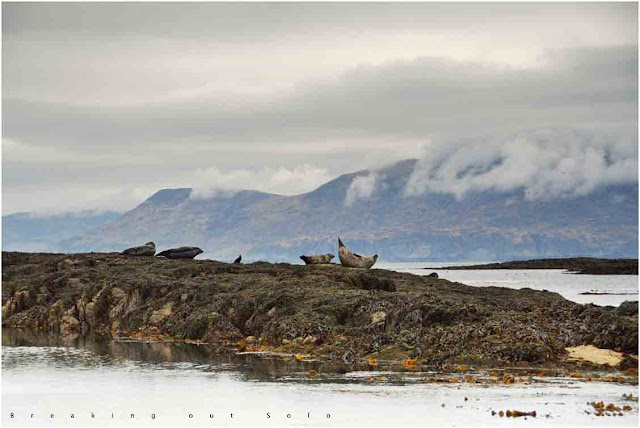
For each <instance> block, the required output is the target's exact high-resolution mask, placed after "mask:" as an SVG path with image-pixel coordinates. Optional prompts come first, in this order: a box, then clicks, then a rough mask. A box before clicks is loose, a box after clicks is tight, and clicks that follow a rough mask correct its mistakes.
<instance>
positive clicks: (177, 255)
mask: <svg viewBox="0 0 640 428" xmlns="http://www.w3.org/2000/svg"><path fill="white" fill-rule="evenodd" d="M202 253H203V251H202V250H201V249H200V248H198V247H180V248H171V249H168V250H164V251H162V252H161V253H158V257H166V258H168V259H192V258H194V257H195V256H197V255H198V254H202Z"/></svg>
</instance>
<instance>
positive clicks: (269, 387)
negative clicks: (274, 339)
mask: <svg viewBox="0 0 640 428" xmlns="http://www.w3.org/2000/svg"><path fill="white" fill-rule="evenodd" d="M42 345H46V346H42ZM74 345H75V346H69V344H67V343H65V342H63V341H61V340H60V339H55V338H52V337H50V336H39V335H36V334H34V333H29V332H20V331H16V330H11V329H5V330H4V331H3V347H2V423H3V425H5V426H87V425H89V426H122V425H125V426H140V425H142V426H156V425H157V426H176V425H177V426H204V425H224V426H271V425H273V426H280V425H305V426H306V425H315V426H397V425H408V426H464V425H474V426H477V425H486V426H491V425H509V426H513V425H527V426H530V425H535V426H541V425H545V426H576V425H581V426H605V425H606V426H636V425H637V423H638V411H637V402H628V401H624V400H623V398H622V394H629V393H633V395H634V396H638V387H637V385H634V384H629V383H626V384H625V383H622V384H617V383H604V382H583V381H581V380H573V379H568V378H560V377H545V378H536V379H535V382H533V383H531V384H518V383H516V384H513V385H509V386H490V385H486V384H485V385H482V384H477V385H473V384H467V383H465V384H433V383H425V382H423V378H425V377H429V376H434V374H433V373H409V372H406V373H391V372H385V371H376V372H350V373H347V374H338V373H336V372H330V371H325V370H324V369H323V367H322V366H320V365H319V364H318V363H314V362H311V363H306V362H298V361H295V360H293V361H292V362H286V361H284V360H283V359H282V358H273V359H259V358H256V357H252V356H248V355H242V356H234V357H225V358H216V357H213V356H211V355H209V354H208V351H207V347H206V346H198V345H188V344H175V345H172V344H164V343H140V342H120V343H117V342H106V343H105V342H96V343H94V342H91V340H89V339H86V340H84V341H78V342H75V344H74ZM312 368H314V369H316V370H318V372H319V375H318V376H317V377H313V378H310V377H309V375H308V373H309V370H310V369H312ZM383 376H384V377H386V378H387V379H386V380H385V379H383ZM440 376H442V375H440ZM457 376H459V375H457ZM465 398H466V400H465ZM594 400H597V401H600V400H603V401H605V402H606V403H609V402H613V403H616V404H618V405H624V404H627V403H630V404H631V405H632V406H633V409H634V410H633V411H631V412H627V413H625V415H624V416H620V417H606V418H602V417H596V416H594V415H592V414H587V413H586V412H587V411H589V410H590V408H589V406H588V405H587V404H586V403H587V402H590V401H594ZM508 409H516V410H522V411H531V410H536V412H537V414H538V416H537V418H535V420H534V419H533V418H527V420H525V419H524V418H520V419H515V420H514V419H507V418H499V417H498V416H492V415H491V412H492V411H496V412H499V411H500V410H505V411H506V410H508ZM11 413H13V415H14V418H11ZM92 413H93V415H94V416H95V417H94V418H92V417H91V415H92ZM31 414H33V417H31ZM52 414H53V418H52V417H51V415H52ZM72 414H73V415H74V417H73V418H72V417H71V415H72ZM131 414H133V415H134V417H133V418H131ZM189 415H191V417H190V416H189ZM210 415H213V418H211V417H210ZM232 415H233V416H232ZM287 415H289V416H287ZM327 415H329V416H327Z"/></svg>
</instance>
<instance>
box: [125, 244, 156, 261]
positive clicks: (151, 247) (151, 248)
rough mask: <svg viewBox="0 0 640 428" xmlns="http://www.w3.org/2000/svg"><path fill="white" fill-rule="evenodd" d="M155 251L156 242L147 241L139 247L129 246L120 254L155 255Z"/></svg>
mask: <svg viewBox="0 0 640 428" xmlns="http://www.w3.org/2000/svg"><path fill="white" fill-rule="evenodd" d="M155 253H156V244H154V243H153V242H147V243H146V244H144V245H141V246H139V247H131V248H127V249H126V250H124V251H122V252H120V255H122V256H142V257H149V256H153V255H154V254H155Z"/></svg>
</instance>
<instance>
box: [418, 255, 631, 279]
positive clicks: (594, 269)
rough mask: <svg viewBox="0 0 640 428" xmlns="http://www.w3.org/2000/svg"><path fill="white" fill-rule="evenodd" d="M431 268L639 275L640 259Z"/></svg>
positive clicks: (586, 259) (593, 259)
mask: <svg viewBox="0 0 640 428" xmlns="http://www.w3.org/2000/svg"><path fill="white" fill-rule="evenodd" d="M429 269H432V270H436V269H449V270H467V269H473V270H484V269H566V270H568V271H571V272H574V273H580V274H589V275H637V274H638V259H596V258H592V257H575V258H568V259H536V260H518V261H512V262H503V263H486V264H482V265H464V266H447V267H442V268H436V267H431V268H429Z"/></svg>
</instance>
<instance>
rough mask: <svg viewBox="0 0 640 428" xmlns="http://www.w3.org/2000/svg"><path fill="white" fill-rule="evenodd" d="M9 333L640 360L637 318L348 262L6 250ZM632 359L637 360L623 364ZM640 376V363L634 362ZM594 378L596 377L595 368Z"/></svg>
mask: <svg viewBox="0 0 640 428" xmlns="http://www.w3.org/2000/svg"><path fill="white" fill-rule="evenodd" d="M2 261H3V272H2V273H3V287H2V304H3V308H2V311H3V317H2V320H3V325H4V326H9V327H26V328H30V329H34V330H40V331H49V332H52V333H57V334H63V335H68V336H73V335H84V334H89V333H91V334H97V335H103V336H105V337H147V338H152V339H156V340H187V341H196V342H199V343H207V344H210V345H211V349H212V352H218V353H225V352H237V351H262V352H282V353H294V354H301V355H302V354H304V355H313V356H317V357H323V358H327V359H328V360H334V361H341V360H345V359H348V360H354V361H358V360H360V359H362V358H365V357H366V358H374V359H376V361H377V359H380V361H383V360H396V361H397V360H405V359H410V361H414V360H415V362H413V363H412V364H413V365H417V366H419V367H424V366H438V367H441V366H442V365H443V364H446V363H453V362H456V363H467V364H477V365H482V364H487V365H497V364H507V363H509V364H520V363H523V364H524V363H533V364H556V363H558V364H559V363H561V362H562V361H564V359H565V357H566V351H565V347H568V346H579V345H595V346H597V347H599V348H606V349H612V350H615V351H618V352H622V353H624V354H636V353H637V347H638V312H637V303H636V304H635V311H634V310H633V309H634V304H633V303H625V304H624V305H623V306H621V307H620V308H612V307H599V306H596V305H580V304H577V303H574V302H571V301H568V300H566V299H564V298H563V297H561V296H560V295H558V294H556V293H550V292H545V291H535V290H531V289H522V290H513V289H507V288H498V287H486V288H481V287H471V286H466V285H464V284H459V283H454V282H450V281H447V280H446V279H442V278H434V277H424V276H416V275H411V274H407V273H399V272H392V271H387V270H382V269H372V270H369V271H366V272H358V271H356V270H354V269H348V268H344V267H341V266H331V267H326V266H302V265H289V264H270V263H265V262H258V263H252V264H243V265H238V264H226V263H219V262H216V261H212V260H169V259H161V258H130V257H123V256H118V255H116V254H98V253H89V254H33V253H15V252H3V254H2ZM625 361H627V363H628V361H630V360H629V359H626V360H625ZM635 361H636V366H637V360H635ZM594 368H596V367H594Z"/></svg>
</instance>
